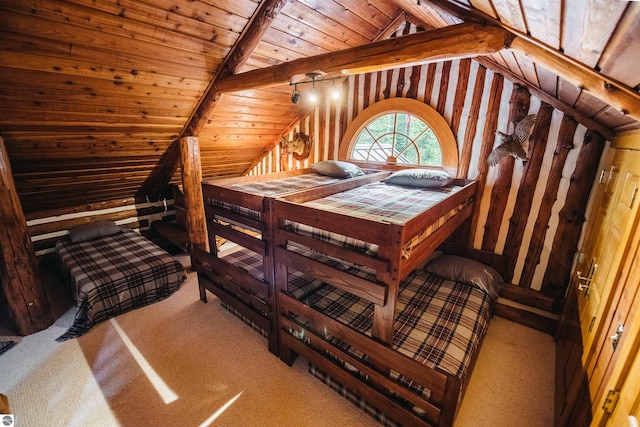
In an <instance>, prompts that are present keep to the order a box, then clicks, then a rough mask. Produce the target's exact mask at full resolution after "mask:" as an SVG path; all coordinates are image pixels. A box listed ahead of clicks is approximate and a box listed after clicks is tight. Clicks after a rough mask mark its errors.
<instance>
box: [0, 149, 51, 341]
mask: <svg viewBox="0 0 640 427" xmlns="http://www.w3.org/2000/svg"><path fill="white" fill-rule="evenodd" d="M0 224H2V227H0V282H1V283H2V287H3V289H4V293H5V296H6V297H7V302H8V303H9V312H10V313H11V318H12V319H13V322H14V323H15V326H16V329H17V331H16V332H17V333H18V334H19V335H29V334H33V333H35V332H38V331H41V330H43V329H46V328H47V327H49V326H50V325H51V324H52V323H53V316H52V314H51V309H50V307H49V300H48V299H47V294H46V292H45V290H44V283H43V282H42V279H41V278H40V275H39V272H38V261H37V259H36V255H35V252H34V250H33V244H32V243H31V237H30V236H29V231H28V230H27V220H26V219H25V216H24V212H23V211H22V205H21V204H20V199H19V198H18V193H17V191H16V187H15V185H14V182H13V175H12V174H11V165H10V164H9V155H8V154H7V150H6V148H5V146H4V140H3V139H2V137H0Z"/></svg>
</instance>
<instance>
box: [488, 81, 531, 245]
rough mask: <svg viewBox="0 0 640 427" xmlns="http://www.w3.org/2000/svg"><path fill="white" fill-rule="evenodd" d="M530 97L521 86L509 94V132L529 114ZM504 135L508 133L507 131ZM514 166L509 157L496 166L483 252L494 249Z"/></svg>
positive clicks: (513, 161) (512, 159)
mask: <svg viewBox="0 0 640 427" xmlns="http://www.w3.org/2000/svg"><path fill="white" fill-rule="evenodd" d="M530 96H531V95H530V94H529V91H528V90H527V89H525V88H524V87H521V86H516V87H515V90H514V91H513V92H512V93H511V99H510V100H509V105H510V107H509V119H508V121H507V127H508V129H509V130H510V129H513V127H514V126H515V124H516V123H518V122H519V121H520V120H522V119H523V118H524V117H525V116H526V115H527V113H528V112H529V99H530ZM506 133H509V131H507V132H506ZM514 164H515V159H514V158H513V157H511V156H509V157H507V158H506V159H503V160H502V161H501V162H500V163H499V164H498V176H497V177H496V180H495V181H494V183H493V189H492V191H491V201H490V202H491V205H490V206H489V214H488V216H487V220H486V224H485V226H484V237H483V239H482V249H484V250H485V251H489V252H494V251H495V249H496V243H497V241H498V234H499V233H500V225H501V224H502V217H503V216H504V214H505V209H506V207H507V200H508V196H509V192H510V191H511V181H512V180H513V169H514Z"/></svg>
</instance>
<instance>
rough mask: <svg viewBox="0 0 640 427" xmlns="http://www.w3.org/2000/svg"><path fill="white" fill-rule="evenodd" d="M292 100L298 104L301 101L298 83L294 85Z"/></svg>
mask: <svg viewBox="0 0 640 427" xmlns="http://www.w3.org/2000/svg"><path fill="white" fill-rule="evenodd" d="M291 102H293V103H294V104H297V103H298V102H300V91H299V90H298V85H297V84H296V85H294V86H293V93H292V94H291Z"/></svg>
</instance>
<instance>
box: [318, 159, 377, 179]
mask: <svg viewBox="0 0 640 427" xmlns="http://www.w3.org/2000/svg"><path fill="white" fill-rule="evenodd" d="M311 170H312V171H314V172H315V173H317V174H320V175H326V176H332V177H334V178H352V177H354V176H362V175H364V171H363V170H362V169H360V168H359V167H358V166H357V165H354V164H353V163H349V162H342V161H340V160H323V161H321V162H318V163H314V164H312V165H311Z"/></svg>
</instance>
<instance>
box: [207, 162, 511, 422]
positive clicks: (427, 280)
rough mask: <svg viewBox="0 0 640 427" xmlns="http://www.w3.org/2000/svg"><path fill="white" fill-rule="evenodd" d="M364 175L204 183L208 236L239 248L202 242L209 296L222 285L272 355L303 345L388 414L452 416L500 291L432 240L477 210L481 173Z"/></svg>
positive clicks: (334, 381)
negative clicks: (302, 181)
mask: <svg viewBox="0 0 640 427" xmlns="http://www.w3.org/2000/svg"><path fill="white" fill-rule="evenodd" d="M363 172H364V173H363V174H362V175H361V176H356V177H346V178H342V179H339V180H338V181H332V182H325V183H322V184H320V185H317V184H312V185H309V186H306V187H304V186H303V187H302V188H301V187H298V188H296V189H295V190H291V191H289V190H284V188H285V187H284V185H283V183H284V182H285V181H287V180H288V179H289V178H288V177H287V175H289V174H279V175H276V176H269V175H267V176H259V177H251V178H245V179H244V181H242V180H241V181H240V182H239V181H238V180H233V181H230V180H225V181H221V182H212V183H204V184H203V194H204V198H205V206H206V207H205V210H206V216H207V227H208V229H209V234H210V236H209V237H210V242H211V244H212V245H211V247H212V248H215V247H216V246H215V243H216V239H218V241H219V239H220V238H224V239H229V240H231V241H233V242H235V244H237V245H238V246H236V247H235V249H234V250H232V251H229V252H228V253H226V254H223V253H220V254H218V252H217V251H216V250H215V249H213V250H212V253H207V252H204V251H201V250H198V249H194V260H195V261H194V266H195V268H196V270H197V271H198V274H199V282H200V288H201V298H202V299H203V300H205V301H206V292H205V291H206V290H209V291H211V292H213V293H215V294H216V295H217V296H218V297H220V299H221V300H222V301H223V303H224V304H225V305H227V307H228V308H230V309H231V310H232V311H235V312H236V314H237V315H239V316H240V317H242V318H243V319H244V320H245V321H247V322H249V323H251V324H252V325H253V326H254V327H255V328H256V329H258V330H260V331H261V332H262V333H263V334H264V335H265V336H266V337H267V338H268V342H269V349H270V350H271V351H272V352H273V353H274V354H277V355H279V356H280V357H281V358H282V359H283V360H284V361H285V362H287V363H292V362H293V361H294V359H295V357H296V356H297V355H298V354H300V355H302V356H303V357H304V358H305V359H307V360H308V361H309V363H310V371H312V373H314V374H315V375H316V376H318V377H320V378H321V379H323V380H324V381H325V382H327V383H329V384H330V385H331V386H332V387H334V388H336V389H337V390H339V391H341V393H343V394H344V395H345V396H347V397H350V398H352V400H354V401H358V402H359V404H361V406H363V407H366V408H369V409H370V412H371V413H372V414H374V415H376V414H377V416H378V419H379V420H380V421H383V422H389V419H390V420H393V421H392V422H389V423H391V424H393V423H400V424H402V425H452V424H453V420H454V418H455V414H456V412H457V409H458V407H459V402H460V400H461V398H462V395H463V391H464V387H465V385H466V384H467V378H468V376H469V374H470V371H471V369H472V367H473V362H474V361H475V360H476V356H477V354H478V351H479V349H480V345H481V342H482V339H483V337H484V334H485V331H486V327H487V323H488V319H489V318H490V314H491V307H492V301H493V300H495V298H496V297H497V291H496V290H495V289H492V288H491V286H492V285H493V281H492V280H488V281H486V280H484V281H483V280H481V281H480V282H482V283H480V286H478V283H477V281H476V280H475V279H473V278H472V279H471V280H469V268H465V269H463V270H461V269H460V268H458V267H459V264H458V262H459V261H460V259H458V258H452V257H450V256H448V255H441V256H440V257H437V258H435V254H436V253H434V250H435V249H436V248H437V247H438V246H439V245H440V244H441V243H442V242H443V241H445V239H447V238H450V237H451V236H452V234H455V233H454V232H455V231H456V230H457V229H459V228H460V227H461V226H462V225H463V224H465V221H466V220H467V219H468V218H469V217H470V215H471V213H472V210H473V198H474V195H475V190H476V183H475V182H474V181H468V180H457V179H448V178H447V179H446V182H444V181H445V178H442V177H441V176H438V174H437V173H436V174H435V175H430V172H428V171H427V175H426V176H425V175H424V172H425V171H424V170H421V171H416V170H406V171H398V172H395V171H389V170H366V169H364V168H363ZM416 172H419V175H415V173H416ZM312 174H314V172H311V171H308V170H302V171H296V172H294V173H292V175H294V176H298V177H300V176H303V175H312ZM316 178H317V177H313V176H312V178H311V180H313V179H316ZM259 182H261V183H259ZM262 183H265V185H266V186H267V187H271V188H273V189H275V190H274V191H271V192H263V191H260V190H257V188H258V187H260V186H261V185H262ZM397 183H400V184H401V185H400V186H398V185H396V184H397ZM425 183H426V184H425ZM247 185H248V186H247ZM425 187H429V188H425ZM434 187H435V188H434ZM247 230H248V231H247ZM431 258H435V259H434V260H433V261H432V262H431V263H429V264H427V262H428V261H429V260H430V259H431ZM462 260H464V259H462ZM464 262H472V261H469V260H466V261H464ZM425 264H427V267H426V269H425V267H424V265H425ZM432 265H434V266H438V265H440V266H439V267H438V268H436V269H434V270H433V271H435V273H437V274H434V272H432V271H429V266H432ZM466 267H468V265H467V266H466ZM484 267H486V266H481V265H477V264H476V265H474V266H472V268H478V269H479V274H480V276H483V274H484V275H485V276H486V274H485V273H486V270H485V268H484ZM484 278H485V277H484V276H483V277H482V279H484ZM498 281H499V280H498V279H496V282H498ZM372 408H378V409H372ZM380 409H384V411H383V412H382V411H380Z"/></svg>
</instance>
